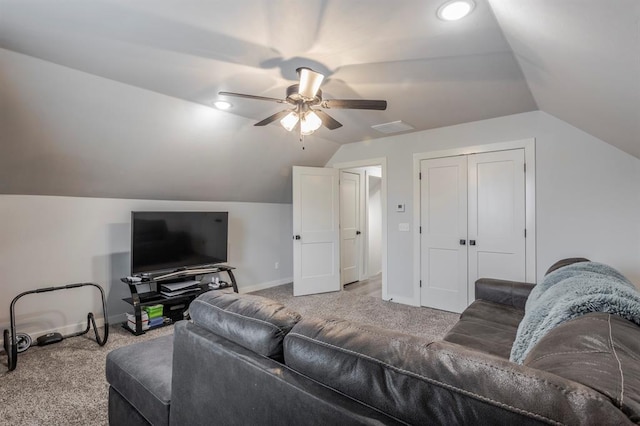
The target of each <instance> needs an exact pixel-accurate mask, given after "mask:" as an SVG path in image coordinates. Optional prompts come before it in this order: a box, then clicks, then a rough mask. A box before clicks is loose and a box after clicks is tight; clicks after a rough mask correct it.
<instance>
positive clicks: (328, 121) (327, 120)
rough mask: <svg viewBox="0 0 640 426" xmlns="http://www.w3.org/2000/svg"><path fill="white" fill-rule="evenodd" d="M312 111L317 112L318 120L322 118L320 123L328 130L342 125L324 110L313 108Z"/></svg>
mask: <svg viewBox="0 0 640 426" xmlns="http://www.w3.org/2000/svg"><path fill="white" fill-rule="evenodd" d="M313 112H315V113H316V114H318V117H320V120H322V124H323V125H324V127H326V128H327V129H329V130H335V129H337V128H339V127H342V123H340V122H339V121H338V120H336V119H335V118H333V117H331V116H330V115H329V114H327V113H326V112H324V111H321V110H319V109H314V110H313Z"/></svg>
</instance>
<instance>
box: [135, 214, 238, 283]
mask: <svg viewBox="0 0 640 426" xmlns="http://www.w3.org/2000/svg"><path fill="white" fill-rule="evenodd" d="M228 217H229V214H228V213H227V212H131V275H136V274H140V273H143V272H146V273H152V272H166V271H174V270H176V269H180V268H193V267H197V266H203V265H212V264H216V263H224V262H226V261H227V237H228V219H229V218H228Z"/></svg>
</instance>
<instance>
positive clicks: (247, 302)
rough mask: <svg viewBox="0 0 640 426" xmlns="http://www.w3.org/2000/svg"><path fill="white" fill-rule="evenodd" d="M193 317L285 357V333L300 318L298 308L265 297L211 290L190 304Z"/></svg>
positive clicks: (211, 328) (256, 348)
mask: <svg viewBox="0 0 640 426" xmlns="http://www.w3.org/2000/svg"><path fill="white" fill-rule="evenodd" d="M189 314H190V315H191V319H192V321H193V322H194V323H195V324H197V325H199V326H200V327H203V328H205V329H207V330H209V331H211V332H212V333H215V334H217V335H218V336H221V337H224V338H225V339H228V340H231V341H232V342H234V343H237V344H238V345H240V346H243V347H245V348H247V349H249V350H252V351H254V352H256V353H258V354H260V355H263V356H266V357H269V358H273V359H275V360H277V361H281V360H282V341H283V339H284V336H285V335H286V334H287V333H288V332H289V331H290V330H291V328H292V327H293V326H294V325H295V324H296V323H297V322H298V321H299V320H300V315H299V314H298V313H297V312H294V311H291V310H289V309H287V308H285V307H284V305H282V304H280V303H278V302H275V301H273V300H270V299H266V298H264V297H259V296H252V295H248V294H237V293H226V292H221V291H210V292H207V293H205V294H203V295H201V296H199V297H198V298H196V299H195V300H194V301H193V302H191V305H190V306H189Z"/></svg>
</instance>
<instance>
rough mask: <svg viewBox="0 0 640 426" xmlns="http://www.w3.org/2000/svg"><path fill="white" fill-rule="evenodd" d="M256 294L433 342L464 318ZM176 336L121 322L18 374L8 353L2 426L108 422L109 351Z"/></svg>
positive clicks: (23, 359)
mask: <svg viewBox="0 0 640 426" xmlns="http://www.w3.org/2000/svg"><path fill="white" fill-rule="evenodd" d="M254 294H256V295H260V296H263V297H268V298H270V299H274V300H278V301H280V302H281V303H283V304H284V305H285V306H287V307H289V308H290V309H293V310H295V311H297V312H299V313H300V314H302V315H303V316H315V317H323V318H344V319H348V320H352V321H357V322H360V323H363V324H371V325H378V326H381V327H383V328H387V329H392V330H399V331H403V332H405V333H408V334H413V335H416V336H421V337H424V338H425V339H429V340H436V339H440V338H442V336H444V334H445V333H446V332H447V331H448V330H449V328H451V327H452V326H453V324H454V323H455V322H456V321H457V319H458V315H457V314H453V313H450V312H444V311H437V310H433V309H428V308H418V307H412V306H406V305H400V304H396V303H392V302H384V301H382V300H381V299H378V298H373V297H367V296H361V295H358V294H350V293H349V292H347V291H341V292H335V293H326V294H319V295H311V296H300V297H293V290H292V285H291V284H285V285H282V286H278V287H273V288H269V289H265V290H260V291H258V292H255V293H254ZM101 331H102V330H101ZM171 333H173V327H172V326H170V327H164V328H159V329H155V330H151V331H148V332H147V333H146V334H144V335H143V336H137V337H136V336H134V335H132V334H131V333H129V332H127V331H126V330H124V329H122V327H120V324H112V325H111V327H110V332H109V339H108V342H107V344H106V345H105V346H103V347H100V346H98V344H97V343H96V341H95V339H94V338H93V332H92V331H90V332H89V333H88V334H85V335H84V336H79V337H73V338H69V339H65V340H63V341H62V342H60V343H56V344H53V345H49V346H43V347H32V348H29V349H28V350H27V351H25V352H23V353H21V354H19V355H18V358H17V367H16V369H15V370H14V371H11V372H9V371H7V369H6V367H7V358H6V356H5V355H4V353H3V354H2V355H0V370H2V371H1V372H0V425H44V424H48V425H107V424H108V418H107V396H108V384H107V382H106V380H105V360H106V356H107V353H109V352H110V351H112V350H113V349H116V348H119V347H122V346H126V345H129V344H131V343H135V342H140V341H143V340H148V339H153V338H155V337H159V336H164V335H166V334H171Z"/></svg>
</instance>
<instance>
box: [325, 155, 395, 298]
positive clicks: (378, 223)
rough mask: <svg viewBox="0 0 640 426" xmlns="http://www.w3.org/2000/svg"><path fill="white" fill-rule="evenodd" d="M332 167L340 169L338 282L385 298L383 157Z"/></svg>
mask: <svg viewBox="0 0 640 426" xmlns="http://www.w3.org/2000/svg"><path fill="white" fill-rule="evenodd" d="M333 167H334V168H335V169H338V170H340V206H341V207H340V226H341V228H340V232H341V237H340V238H341V246H340V257H341V259H340V261H341V284H342V286H343V288H344V289H346V290H349V291H354V293H357V294H366V295H369V296H372V295H373V296H375V297H381V298H382V299H384V300H388V296H387V294H388V292H387V279H386V272H387V271H386V258H387V250H386V239H387V225H386V221H387V212H386V209H385V206H386V173H385V171H386V158H377V159H370V160H363V161H356V162H350V163H340V164H334V165H333ZM354 224H355V225H356V226H355V227H356V228H357V229H355V228H354V227H353V226H354ZM354 231H355V232H354ZM358 231H359V234H358ZM354 235H355V239H351V238H352V237H353V236H354Z"/></svg>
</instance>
